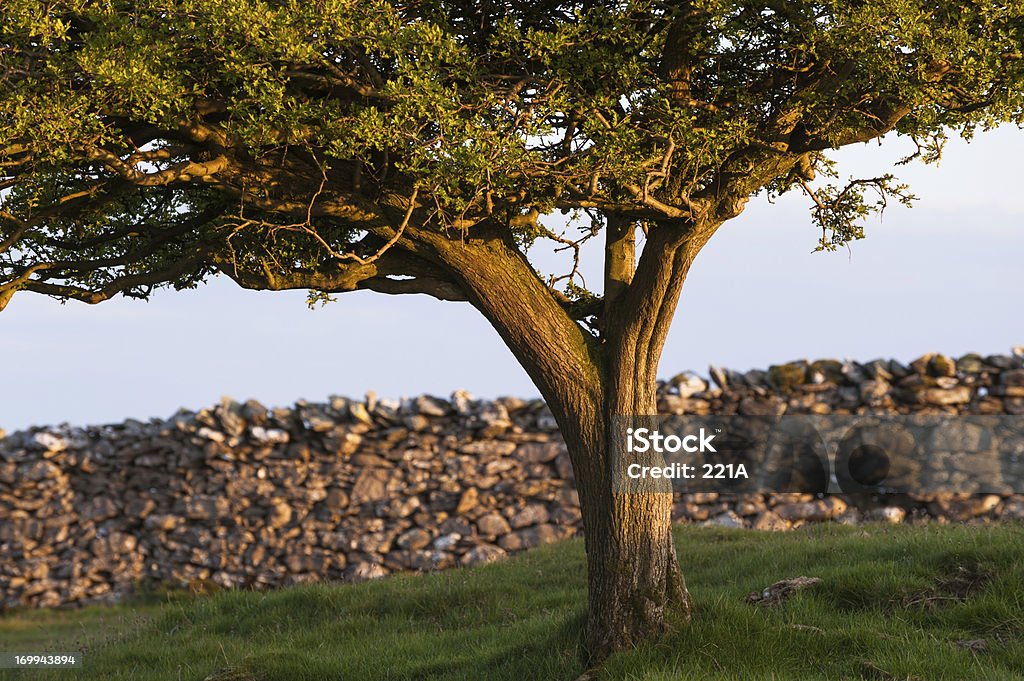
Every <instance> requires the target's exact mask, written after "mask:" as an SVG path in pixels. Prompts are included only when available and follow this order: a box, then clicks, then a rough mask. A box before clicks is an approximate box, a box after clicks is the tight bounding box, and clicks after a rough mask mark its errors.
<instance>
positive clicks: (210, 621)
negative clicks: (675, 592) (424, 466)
mask: <svg viewBox="0 0 1024 681" xmlns="http://www.w3.org/2000/svg"><path fill="white" fill-rule="evenodd" d="M677 539H678V544H679V550H680V558H681V561H682V563H683V569H684V571H685V572H686V575H687V579H688V582H689V585H690V589H691V591H692V593H693V595H694V597H695V598H696V605H697V608H698V614H697V616H696V618H695V620H694V622H693V624H692V626H691V627H689V628H686V629H683V630H680V631H677V632H675V633H673V634H671V635H669V636H667V637H665V638H664V639H663V640H661V641H659V642H658V643H656V644H652V645H649V646H646V647H643V648H641V649H638V650H634V651H630V652H628V653H623V654H620V655H617V656H615V657H613V658H612V659H610V660H608V661H607V662H606V664H605V665H604V666H603V667H602V668H601V669H600V670H593V671H592V678H594V679H636V680H640V679H643V680H645V681H655V680H657V681H661V680H668V679H723V680H724V679H753V680H757V679H800V680H801V681H803V680H808V679H868V680H878V681H891V680H893V681H894V680H896V679H920V680H922V681H924V680H928V681H933V680H935V679H957V680H959V679H992V680H1000V681H1002V680H1006V679H1024V528H1022V527H1021V526H1020V525H1002V526H988V527H960V526H939V525H929V526H922V527H877V526H871V527H831V526H818V527H811V528H804V529H801V530H799V531H796V532H792V533H786V534H762V533H755V532H750V531H737V530H722V529H710V528H693V527H687V528H680V529H679V530H678V533H677ZM798 575H807V576H813V577H819V578H821V580H822V583H821V584H819V585H817V586H815V587H812V588H811V589H809V590H807V591H804V592H801V593H799V594H798V595H796V596H795V597H793V598H792V599H791V600H790V601H788V602H787V603H786V604H785V605H783V606H781V607H779V608H777V609H770V610H769V609H761V608H755V607H753V606H751V605H748V604H747V603H745V602H744V597H745V596H746V594H747V593H748V592H750V591H754V590H759V589H761V588H763V587H765V586H767V585H768V584H770V583H772V582H775V581H777V580H780V579H785V578H789V577H795V576H798ZM584 599H585V576H584V560H583V547H582V543H581V542H578V541H571V542H566V543H564V544H560V545H556V546H549V547H544V548H541V549H538V550H535V551H532V552H529V553H527V554H525V555H522V556H519V557H517V558H515V559H513V560H510V561H507V562H504V563H501V564H496V565H489V566H485V567H482V568H477V569H472V570H455V571H449V572H444V573H441V574H436V575H429V576H420V577H413V576H409V577H396V578H390V579H385V580H381V581H376V582H371V583H366V584H359V585H327V584H321V585H312V586H301V587H295V588H290V589H284V590H280V591H275V592H264V593H251V592H230V593H221V594H217V595H215V596H212V597H204V598H195V599H180V598H178V599H174V600H170V601H168V602H166V603H157V604H152V603H151V604H139V605H137V606H131V607H129V606H120V607H118V608H103V607H92V608H85V609H81V610H74V611H52V612H26V613H15V614H12V615H8V616H6V617H3V618H0V649H3V650H9V651H14V650H18V651H29V650H43V649H49V650H61V649H64V650H67V649H73V648H74V647H77V646H78V645H85V646H87V648H88V651H87V653H86V656H85V667H84V668H83V669H82V670H77V671H72V670H62V671H31V672H29V671H8V672H0V679H5V680H6V679H30V678H31V679H62V680H70V679H79V678H82V679H85V678H88V679H112V680H116V679H138V680H140V681H143V680H147V681H148V680H150V679H153V680H155V679H161V680H165V679H172V680H179V679H180V680H182V681H200V680H202V679H204V678H206V677H207V676H209V675H212V674H218V673H219V675H216V676H214V678H217V679H218V680H221V679H222V680H223V681H228V680H231V681H251V680H254V679H256V680H259V681H293V680H294V681H313V680H317V681H320V680H325V681H326V680H331V681H335V680H337V681H348V680H359V681H364V680H371V679H389V680H404V679H408V680H410V681H411V680H413V679H445V680H449V679H451V680H454V679H472V680H473V681H478V680H482V679H486V680H490V679H495V680H500V679H509V680H515V681H520V680H523V679H568V680H572V679H576V678H577V677H579V676H580V675H581V674H583V673H584V672H585V671H586V669H585V667H584V664H583V662H582V656H581V645H580V641H581V630H582V625H583V621H584V614H585V613H584V609H583V603H584ZM977 639H983V640H984V641H985V643H984V648H983V649H980V650H970V649H965V648H963V647H958V646H957V645H955V642H957V641H965V640H977Z"/></svg>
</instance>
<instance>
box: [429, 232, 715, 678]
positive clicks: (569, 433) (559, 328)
mask: <svg viewBox="0 0 1024 681" xmlns="http://www.w3.org/2000/svg"><path fill="white" fill-rule="evenodd" d="M633 230H634V226H633V225H632V224H631V223H623V222H621V221H620V222H616V223H615V224H611V225H610V229H609V246H608V250H609V256H610V261H609V264H608V267H607V271H606V278H607V284H606V289H607V291H608V294H607V295H606V299H605V305H606V309H605V312H604V315H603V317H602V324H603V328H604V332H603V333H602V337H601V338H595V337H593V336H591V335H589V334H588V333H586V332H584V331H583V330H582V328H581V327H580V326H579V325H578V324H577V323H576V321H575V320H573V319H572V318H571V317H569V316H568V315H567V314H566V313H565V311H564V310H563V309H562V308H561V307H560V305H559V304H558V303H557V302H556V300H555V298H554V297H553V296H552V294H551V292H550V291H549V290H548V288H547V286H546V285H545V284H544V283H543V282H542V281H541V280H540V279H539V277H537V275H536V273H535V272H534V270H533V268H532V266H530V264H529V263H528V262H527V261H526V259H525V257H523V256H522V254H521V253H519V252H518V250H517V249H516V248H515V247H514V246H513V245H511V244H509V243H507V242H505V241H504V240H502V239H497V238H486V237H485V236H480V237H476V238H473V237H470V238H467V239H466V240H465V241H464V242H462V243H458V244H452V243H450V242H448V241H447V239H441V238H440V237H434V236H433V235H431V234H429V233H423V234H417V239H418V240H419V241H420V242H421V243H425V244H428V245H430V247H431V250H430V251H429V252H426V253H424V254H422V255H424V257H428V258H432V259H435V260H437V261H439V262H442V263H444V264H445V265H446V266H447V267H448V268H449V270H450V271H451V272H452V273H453V277H455V278H456V279H457V282H458V284H459V286H460V287H461V289H462V290H463V291H465V293H466V295H467V298H468V299H469V301H470V302H471V303H472V304H473V306H474V307H476V308H477V309H478V310H479V311H480V312H481V313H482V314H483V315H484V316H485V317H486V318H487V319H488V320H489V321H490V322H491V324H492V326H493V327H494V329H495V330H496V331H497V332H498V334H499V335H500V336H501V338H502V340H504V341H505V343H506V345H507V346H508V347H509V349H510V350H511V351H512V353H513V354H514V355H515V356H516V359H518V360H519V362H520V364H521V365H522V366H523V368H524V369H526V371H527V373H528V374H529V375H530V377H531V378H532V379H533V381H534V383H535V384H536V385H537V387H538V389H539V390H540V392H541V394H542V395H543V397H544V399H545V400H546V401H547V403H548V406H549V407H550V409H551V411H552V413H553V414H554V416H555V419H556V421H557V422H558V425H559V428H560V430H561V432H562V436H563V437H564V438H565V442H566V445H567V447H568V449H569V455H570V458H571V460H572V465H573V471H574V473H575V476H576V484H577V489H578V491H579V495H580V508H581V511H582V515H583V531H584V540H585V542H586V550H587V565H588V579H589V581H588V587H589V606H590V607H589V615H588V621H587V639H588V644H589V650H590V654H591V657H592V660H593V661H599V660H601V659H603V658H604V657H606V656H607V655H608V654H609V653H612V652H614V651H616V650H622V649H625V648H629V647H632V646H634V645H636V644H638V643H640V642H641V641H645V640H650V639H652V638H654V637H656V636H657V635H659V634H660V633H662V632H663V631H665V629H666V628H667V627H668V626H669V625H670V624H672V623H674V622H679V623H683V622H686V621H688V620H689V619H690V616H691V614H692V610H693V605H692V601H691V599H690V596H689V593H688V592H687V590H686V585H685V582H684V580H683V576H682V572H681V571H680V569H679V564H678V561H677V559H676V553H675V547H674V545H673V543H672V533H671V522H672V517H671V512H672V494H671V489H670V488H669V487H667V486H666V487H663V488H659V489H653V488H652V489H645V490H630V491H629V492H622V491H618V490H616V489H615V487H614V486H613V465H614V456H613V448H612V445H613V440H612V424H613V420H614V419H615V417H617V416H634V415H635V416H653V415H655V414H656V413H657V404H656V395H655V392H656V377H657V368H658V358H659V356H660V354H661V349H662V348H663V347H664V342H665V335H666V334H667V332H668V326H669V323H670V322H671V318H672V312H673V310H674V309H675V304H676V302H677V301H678V298H679V290H680V287H681V286H682V282H683V279H684V278H685V274H686V271H687V270H688V268H689V265H690V263H691V262H692V259H693V255H694V254H695V253H696V251H697V250H699V248H700V246H702V245H703V243H704V241H706V239H707V236H709V235H710V232H708V233H707V234H703V233H700V234H696V235H695V233H693V232H692V231H691V232H687V231H685V230H683V229H682V228H679V229H674V230H671V231H669V228H668V227H666V228H665V230H663V231H661V232H657V231H656V232H652V234H651V235H650V237H649V239H648V245H647V247H646V249H645V254H644V257H643V258H641V260H640V266H639V268H637V269H636V271H635V274H634V260H635V254H634V241H633V238H632V233H633ZM687 246H689V247H687ZM414 252H415V251H414ZM417 255H420V253H417Z"/></svg>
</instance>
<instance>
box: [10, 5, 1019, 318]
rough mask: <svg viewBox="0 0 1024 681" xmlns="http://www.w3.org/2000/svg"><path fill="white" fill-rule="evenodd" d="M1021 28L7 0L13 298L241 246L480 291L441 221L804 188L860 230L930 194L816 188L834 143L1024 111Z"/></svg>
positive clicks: (66, 289) (643, 9) (980, 15)
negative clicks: (876, 213)
mask: <svg viewBox="0 0 1024 681" xmlns="http://www.w3.org/2000/svg"><path fill="white" fill-rule="evenodd" d="M1022 42H1024V7H1022V6H1021V5H1020V4H1019V3H1016V2H1005V1H1002V0H969V1H968V2H964V3H952V2H937V1H934V0H882V1H879V2H870V3H864V2H854V1H850V0H826V1H824V2H822V1H820V0H816V1H815V2H809V1H804V0H791V1H787V2H768V3H752V2H747V1H746V0H696V1H694V2H681V1H678V2H677V1H672V2H668V1H663V0H637V1H633V0H631V1H629V2H596V3H572V2H558V1H553V0H540V1H538V2H525V1H522V0H504V1H502V2H490V1H485V0H423V1H421V2H415V3H395V2H386V1H383V0H317V1H316V2H299V1H298V0H203V1H202V2H200V1H199V0H131V1H130V2H129V1H128V0H100V1H90V0H50V1H47V2H42V1H41V0H7V1H6V2H4V3H3V6H2V8H0V74H2V75H0V168H2V170H0V191H2V198H0V309H2V307H3V306H4V305H5V304H6V303H7V301H8V300H9V299H10V296H11V295H12V294H13V293H14V292H15V291H16V290H22V289H23V290H30V291H35V292H38V293H43V294H47V295H51V296H56V297H59V298H77V299H81V300H86V301H89V302H98V301H100V300H104V299H106V298H109V297H110V296H112V295H116V294H117V293H122V294H124V295H128V296H135V297H143V298H144V297H146V296H148V295H149V293H150V292H151V290H152V289H153V288H154V287H158V286H166V285H171V286H175V287H178V288H181V287H191V286H195V285H197V284H198V283H200V282H201V281H202V280H203V279H204V278H205V277H207V276H209V275H210V274H211V273H213V272H217V271H220V272H224V273H226V274H228V275H229V276H232V277H234V278H235V279H236V280H238V281H239V283H240V284H242V285H244V286H249V287H254V288H284V287H301V288H309V289H312V290H315V291H332V292H338V291H345V290H351V289H355V288H370V289H374V290H379V291H383V292H387V293H404V292H421V293H423V292H425V293H430V294H431V295H436V296H438V297H446V298H458V297H460V296H462V295H463V293H459V292H456V291H455V290H454V289H453V286H456V285H457V284H458V272H457V268H453V266H452V265H451V263H447V262H439V261H438V259H436V258H430V257H428V256H425V255H424V252H423V250H422V248H421V245H422V242H421V241H418V235H422V234H424V233H432V234H435V235H436V234H440V235H442V236H444V237H446V238H448V239H450V240H453V241H459V240H463V239H466V238H467V237H471V236H473V235H481V234H497V235H499V236H501V237H503V238H505V239H507V240H508V241H510V242H517V243H520V244H523V245H524V248H525V244H528V243H532V242H533V241H535V240H536V239H546V238H549V237H550V235H552V231H551V230H549V229H547V228H545V227H543V226H542V225H539V223H538V219H539V218H540V216H545V215H548V214H551V213H552V212H554V211H565V212H575V214H578V215H584V214H585V213H589V214H590V216H591V218H592V219H591V221H590V224H588V225H587V226H586V227H585V228H584V231H585V232H586V231H588V230H590V229H591V227H592V225H593V224H595V223H596V224H602V222H603V221H604V220H605V219H606V218H608V217H609V216H615V217H618V218H623V219H627V220H629V221H631V222H633V223H635V224H637V225H638V226H640V227H642V228H643V229H644V230H646V231H649V230H655V229H659V228H662V227H663V226H664V225H666V224H676V223H678V224H683V225H697V226H699V225H702V224H703V225H706V224H712V225H713V224H718V223H720V222H722V221H724V220H726V219H728V218H730V217H732V216H734V215H735V214H737V213H738V212H739V211H740V210H742V206H743V204H744V202H745V201H746V199H747V198H748V197H749V196H752V195H754V194H756V193H758V192H761V191H769V192H772V193H776V194H777V193H782V192H786V191H790V190H792V189H794V188H799V189H800V190H802V191H805V192H806V193H807V194H808V195H809V196H810V197H811V198H812V200H813V202H812V206H813V208H812V215H813V218H814V220H815V221H816V223H817V224H818V225H819V226H820V227H821V228H822V230H823V237H822V241H821V246H822V247H823V248H833V247H835V246H837V245H840V244H843V243H846V242H847V241H849V240H850V239H854V238H859V236H861V231H860V227H859V226H858V225H859V224H860V220H861V219H862V218H863V216H864V214H865V213H866V212H868V211H869V210H871V209H873V208H874V207H875V204H874V203H872V202H871V201H870V200H869V199H868V198H866V197H865V190H870V191H877V192H878V193H879V194H880V195H881V197H882V199H883V200H884V198H885V197H886V196H889V195H893V194H895V195H896V196H897V197H900V198H906V192H905V191H904V189H903V188H902V187H899V186H898V185H897V184H896V183H894V182H893V181H892V180H890V179H888V178H887V177H886V178H881V179H876V180H872V181H869V182H863V181H855V182H853V183H850V184H848V185H846V186H845V187H821V186H818V187H817V188H816V189H815V188H813V187H814V185H813V183H812V178H813V177H814V174H815V170H816V169H822V168H824V167H825V166H826V165H827V162H828V161H827V154H828V152H829V151H830V150H832V149H836V148H838V147H841V146H844V145H847V144H853V143H857V142H863V141H867V140H870V139H874V138H877V137H879V136H881V135H883V134H885V133H887V132H889V131H896V132H897V133H899V134H902V135H908V136H910V137H912V138H913V139H914V140H916V141H918V143H919V144H920V148H921V150H922V152H921V157H922V158H924V159H926V160H927V159H933V158H935V157H936V156H937V154H938V152H939V150H940V149H941V142H942V140H943V138H944V136H945V135H946V134H947V132H948V131H950V130H954V131H956V132H958V133H959V134H962V135H965V136H968V137H969V136H971V135H973V134H974V133H975V132H976V131H977V130H979V129H987V128H990V127H992V126H995V125H997V124H999V123H1001V122H1004V121H1013V122H1016V123H1017V124H1020V123H1022V122H1024V107H1022V102H1024V94H1022V93H1024V61H1022V59H1021V56H1022V55H1021V46H1022ZM581 211H582V212H581ZM403 218H404V219H403ZM645 233H646V232H645ZM555 281H561V282H568V283H572V284H574V285H578V284H579V282H578V281H576V280H574V279H573V278H570V279H568V280H566V279H564V278H556V279H555ZM553 287H554V286H553ZM562 287H563V288H564V284H563V285H562ZM556 297H559V299H561V298H560V296H558V295H557V294H556ZM570 297H572V298H575V299H577V300H579V299H580V298H581V296H580V295H579V292H578V291H577V292H576V293H572V292H570ZM576 307H577V308H578V307H579V306H576ZM587 307H588V311H592V310H590V308H591V307H592V306H587Z"/></svg>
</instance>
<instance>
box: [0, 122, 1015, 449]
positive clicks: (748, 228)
mask: <svg viewBox="0 0 1024 681" xmlns="http://www.w3.org/2000/svg"><path fill="white" fill-rule="evenodd" d="M906 153H908V148H907V146H906V143H904V142H901V141H900V140H892V141H888V140H887V142H886V144H884V145H882V146H881V147H879V146H878V145H877V143H871V144H868V145H863V146H859V147H856V148H849V149H844V150H842V151H841V152H837V153H835V154H834V158H836V159H837V160H838V161H839V170H840V172H842V173H843V174H844V175H857V176H860V177H874V176H877V175H879V174H881V173H885V172H890V171H893V172H896V173H897V175H898V176H899V177H900V178H901V179H902V180H904V181H906V182H908V183H909V184H910V185H911V187H912V191H913V193H914V194H915V195H917V196H918V197H919V200H918V201H917V203H916V205H915V206H914V207H913V208H912V209H905V208H902V207H900V206H894V205H890V207H889V209H888V210H887V211H886V212H885V214H884V216H883V217H882V219H881V221H879V220H874V219H873V220H870V221H869V222H868V223H867V228H866V234H867V238H866V239H864V240H861V241H857V242H854V243H853V244H852V246H851V248H850V250H848V251H847V250H841V251H839V252H836V253H813V252H812V251H813V249H814V246H815V244H816V240H817V238H818V233H817V232H816V229H815V227H814V226H813V225H812V224H811V221H810V217H809V213H808V203H807V199H805V198H803V197H800V196H798V195H793V196H786V197H783V198H781V199H780V200H778V201H777V202H776V203H774V204H769V203H768V202H767V200H765V199H764V198H756V199H754V200H752V201H751V203H750V204H749V205H748V207H747V210H746V211H745V212H744V213H743V214H742V215H741V216H740V217H738V218H736V219H735V220H732V221H730V222H729V223H727V224H726V225H725V226H723V227H722V228H721V229H720V230H719V232H718V233H717V234H716V235H715V237H714V238H712V240H711V242H710V243H709V244H708V246H707V247H706V248H705V249H704V251H703V252H702V253H701V254H700V255H699V256H698V258H697V260H696V262H695V263H694V266H693V268H692V270H691V272H690V275H689V277H688V279H687V282H686V284H685V286H684V289H683V295H682V300H681V302H680V305H679V309H678V311H677V314H676V317H675V321H674V323H673V326H672V330H671V332H670V334H669V338H668V343H667V346H666V348H665V352H664V354H663V356H662V360H661V370H660V375H661V376H663V377H666V378H667V377H670V376H672V375H674V374H676V373H679V372H681V371H684V370H695V371H697V372H698V373H700V374H702V375H706V372H707V366H708V365H709V364H716V365H718V366H724V367H729V368H732V369H736V370H746V369H750V368H754V367H766V366H768V365H770V364H777V363H781V362H785V361H790V360H794V359H801V358H809V359H816V358H824V357H829V358H840V359H842V358H852V359H859V360H871V359H874V358H877V357H892V358H896V359H899V360H902V361H907V360H910V359H913V358H915V357H917V356H920V355H921V354H923V353H925V352H930V351H935V352H943V353H947V354H952V355H960V354H964V353H966V352H978V353H981V354H995V353H1008V352H1009V351H1010V349H1011V347H1012V346H1015V345H1024V314H1022V312H1021V310H1022V309H1024V306H1022V304H1021V303H1022V300H1021V298H1022V293H1024V229H1021V223H1022V222H1024V196H1022V194H1024V186H1022V185H1021V177H1024V172H1022V169H1021V159H1024V131H1021V130H1017V129H1016V128H1013V127H1004V128H1000V129H999V130H996V131H994V132H990V133H987V134H982V135H980V136H979V137H977V138H976V139H975V140H974V141H973V142H972V143H971V144H970V145H967V144H965V143H964V142H962V141H960V140H951V142H950V144H949V146H948V148H947V150H946V153H945V155H944V158H943V160H942V162H941V163H940V164H939V166H937V167H936V166H924V165H921V164H914V165H910V166H902V167H899V168H895V169H893V167H892V165H893V162H894V161H895V160H897V159H898V158H900V157H901V156H903V155H905V154H906ZM538 260H539V262H542V263H549V262H550V261H551V258H550V257H548V256H547V255H545V254H543V253H541V254H538ZM600 267H601V266H600V264H599V263H598V262H596V261H595V262H593V263H591V264H590V265H589V266H588V267H586V268H585V269H584V274H586V273H588V272H589V273H590V274H591V276H592V278H594V279H596V273H597V272H599V271H600ZM457 389H465V390H468V391H469V392H470V393H472V394H474V395H476V396H478V397H495V396H498V395H517V396H520V397H532V396H535V395H536V394H537V391H536V389H535V388H534V387H533V386H532V384H531V383H530V381H529V378H528V377H527V376H526V374H525V373H524V372H523V370H522V369H521V368H519V366H518V365H517V364H516V362H515V361H514V359H513V358H512V356H511V354H510V353H509V351H508V350H507V349H506V348H505V347H504V346H503V344H502V343H501V341H500V339H499V338H498V336H497V334H496V333H495V332H494V331H493V330H492V329H491V328H490V327H489V326H488V325H487V323H486V322H485V321H484V320H483V318H482V317H480V316H479V314H477V313H476V312H475V311H474V310H473V309H472V308H470V307H469V306H468V304H465V303H450V302H441V301H437V300H434V299H432V298H429V297H427V296H422V295H416V296H385V295H380V294H375V293H371V292H356V293H349V294H345V295H342V296H338V299H337V302H335V303H332V304H330V305H328V306H327V307H324V308H322V309H316V310H309V309H308V308H307V307H306V304H305V293H303V292H294V291H293V292H264V293H259V292H252V291H245V290H242V289H239V288H237V287H236V286H235V285H234V284H233V283H231V282H230V281H227V280H224V279H216V280H213V281H211V282H210V283H209V284H207V285H206V286H204V287H202V288H200V289H198V290H195V291H186V292H174V291H161V292H158V293H157V294H156V295H155V296H154V297H153V298H152V299H151V300H150V301H149V302H141V301H133V300H124V299H115V300H112V301H109V302H106V303H103V304H100V305H98V306H88V305H84V304H81V303H76V302H69V303H66V304H63V305H62V304H61V303H59V302H57V301H53V300H51V299H48V298H45V297H43V296H38V295H34V294H29V293H22V294H19V295H16V296H15V297H14V299H13V300H12V301H11V303H10V305H9V306H8V308H7V309H6V310H5V311H4V312H3V313H0V428H4V429H6V430H7V431H9V432H10V431H13V430H17V429H20V428H25V427H27V426H30V425H44V424H56V423H62V422H68V423H73V424H78V425H85V424H99V423H111V422H117V421H121V420H123V419H125V418H129V417H131V418H138V419H148V418H152V417H160V418H166V417H168V416H170V415H171V414H173V413H174V412H175V411H177V410H178V409H179V408H180V407H185V408H188V409H193V410H194V409H199V408H202V407H205V406H210V405H213V404H215V403H216V402H218V401H219V400H220V398H221V396H231V397H233V398H235V399H239V400H245V399H248V398H255V399H258V400H260V401H261V402H263V403H264V404H267V405H269V406H282V405H289V404H293V403H294V402H295V401H296V400H297V399H306V400H310V401H323V400H325V399H326V398H327V397H328V396H329V395H332V394H336V395H347V396H351V397H361V396H363V395H364V394H365V393H366V392H367V391H370V390H373V391H375V392H376V393H377V394H378V396H380V397H388V398H395V399H397V398H400V397H402V396H403V395H417V394H420V393H431V394H435V395H442V396H445V395H448V394H450V393H451V392H452V391H454V390H457Z"/></svg>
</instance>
